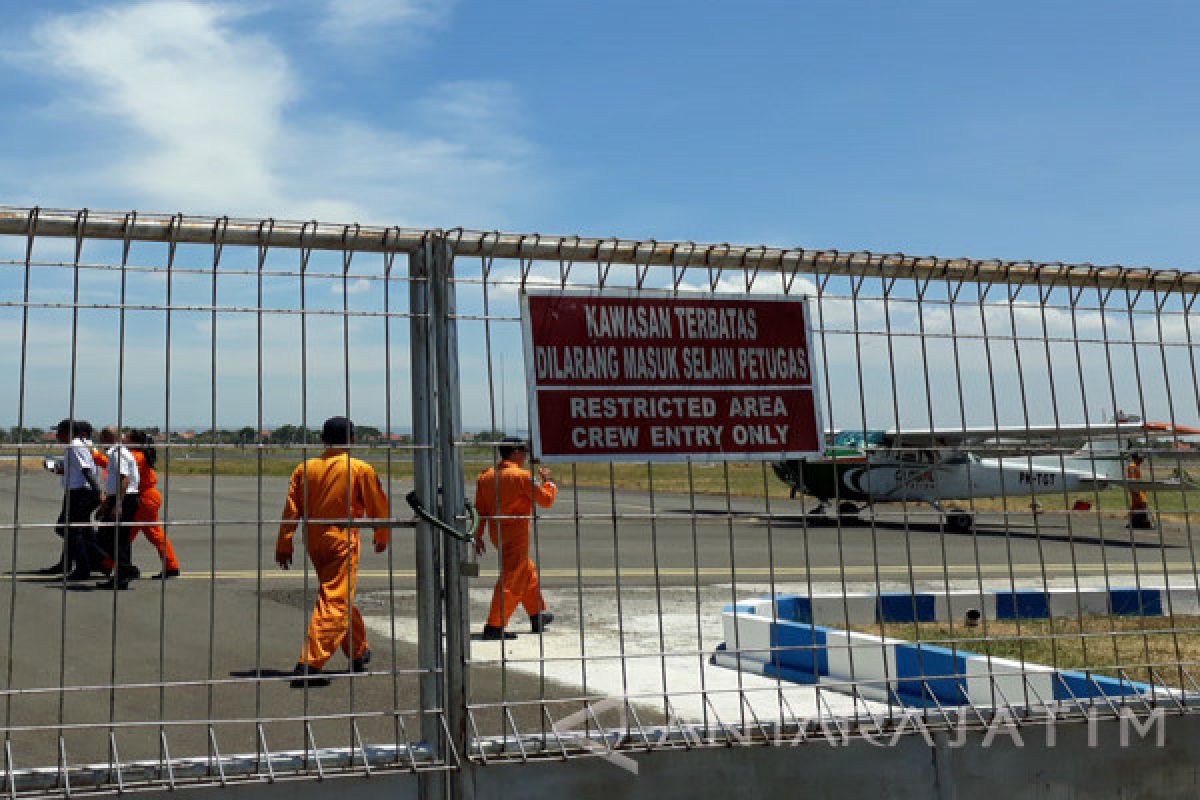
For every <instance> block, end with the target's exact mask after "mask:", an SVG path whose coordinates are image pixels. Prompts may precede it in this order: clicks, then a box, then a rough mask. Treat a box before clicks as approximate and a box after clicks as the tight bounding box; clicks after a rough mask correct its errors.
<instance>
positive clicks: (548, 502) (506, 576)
mask: <svg viewBox="0 0 1200 800" xmlns="http://www.w3.org/2000/svg"><path fill="white" fill-rule="evenodd" d="M499 451H500V459H501V460H500V463H499V464H497V465H496V466H495V467H489V468H488V469H486V470H484V471H483V472H482V473H481V474H480V475H479V479H478V481H476V484H475V508H476V509H477V510H478V511H479V515H480V517H481V518H482V519H483V520H484V521H485V522H486V523H487V529H488V534H489V536H490V538H491V540H492V544H493V545H494V546H495V547H497V548H499V550H500V579H499V580H498V581H496V588H495V590H494V591H493V592H492V608H491V611H490V612H489V613H488V619H487V624H486V625H485V626H484V628H483V638H484V639H488V640H495V639H515V638H516V634H515V633H509V632H507V631H505V630H504V628H505V626H506V625H508V620H509V617H511V616H512V615H513V612H514V611H516V610H517V606H518V605H522V606H524V607H525V611H526V612H527V613H528V614H529V622H530V626H531V629H532V631H533V632H534V633H541V632H542V631H543V630H544V629H545V627H546V625H548V624H550V622H552V621H553V620H554V615H553V614H551V613H550V612H548V611H547V610H546V601H545V599H544V598H543V597H542V591H541V587H540V586H539V585H538V572H537V564H535V563H534V562H533V559H532V558H530V557H529V528H530V523H531V521H532V519H533V506H534V503H536V504H537V505H539V506H541V507H542V508H550V507H551V506H552V505H554V500H555V498H557V497H558V487H557V486H556V485H555V484H554V479H553V478H552V477H551V476H550V473H549V471H548V470H546V469H545V468H544V467H539V468H538V478H539V480H537V481H535V480H533V476H532V475H531V474H530V472H529V470H527V469H525V462H526V461H527V459H528V457H529V453H528V450H527V448H526V446H525V443H524V441H522V440H520V439H513V438H506V439H504V440H503V442H501V444H500V446H499ZM486 549H487V545H486V544H485V543H484V541H483V526H480V529H479V532H478V533H476V534H475V552H476V553H478V554H480V555H482V554H483V553H484V551H485V550H486Z"/></svg>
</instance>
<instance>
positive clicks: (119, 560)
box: [99, 494, 141, 580]
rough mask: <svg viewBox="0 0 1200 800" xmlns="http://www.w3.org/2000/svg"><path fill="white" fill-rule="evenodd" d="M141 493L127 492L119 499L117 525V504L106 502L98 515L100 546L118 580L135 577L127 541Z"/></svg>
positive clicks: (130, 546) (130, 550)
mask: <svg viewBox="0 0 1200 800" xmlns="http://www.w3.org/2000/svg"><path fill="white" fill-rule="evenodd" d="M140 503H141V495H139V494H127V495H125V497H124V498H122V499H121V506H120V512H121V513H120V520H119V523H120V524H119V525H118V518H117V517H118V515H117V506H115V505H114V504H111V503H110V504H108V505H106V506H105V507H104V509H103V510H102V512H101V515H100V517H99V519H100V522H101V527H100V534H99V539H100V548H101V549H102V550H104V552H105V553H106V554H107V555H108V557H109V558H111V559H112V560H113V561H114V562H115V564H116V566H115V568H114V571H113V576H114V577H116V578H117V579H118V580H120V579H122V578H124V579H129V578H133V577H136V572H135V571H134V569H133V558H132V556H133V547H132V545H131V543H130V541H129V539H130V537H129V532H130V531H131V530H133V528H132V527H131V526H132V524H133V517H134V515H136V514H137V511H138V505H139V504H140Z"/></svg>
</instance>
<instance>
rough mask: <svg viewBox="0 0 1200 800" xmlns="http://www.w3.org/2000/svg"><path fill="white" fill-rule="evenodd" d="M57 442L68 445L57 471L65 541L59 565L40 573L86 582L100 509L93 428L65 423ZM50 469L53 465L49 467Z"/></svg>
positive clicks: (58, 429) (81, 423) (57, 530)
mask: <svg viewBox="0 0 1200 800" xmlns="http://www.w3.org/2000/svg"><path fill="white" fill-rule="evenodd" d="M54 435H55V438H56V439H57V440H58V441H59V443H60V444H65V445H66V446H67V447H66V452H65V453H64V454H63V458H62V462H61V463H58V464H54V471H55V472H57V473H58V474H60V475H61V476H62V478H61V481H62V488H63V500H62V510H61V511H60V512H59V514H58V523H57V524H56V525H55V527H54V532H55V533H57V534H58V535H59V536H61V537H62V539H63V552H62V556H61V557H60V558H59V560H58V562H57V563H55V564H51V565H50V566H48V567H46V568H44V569H40V570H38V574H41V575H61V574H63V573H66V575H67V580H71V581H78V580H86V579H87V578H89V577H90V576H91V574H92V568H93V565H92V553H93V549H94V546H95V537H96V528H95V526H94V525H93V524H92V514H93V513H94V512H95V511H96V509H97V508H98V507H99V506H100V494H101V485H100V471H99V468H98V467H97V466H96V462H95V460H94V459H93V457H92V442H91V436H92V426H91V424H90V423H88V422H87V421H86V420H82V419H79V420H73V419H69V418H68V419H64V420H62V421H61V422H59V423H58V426H57V427H56V428H55V430H54ZM48 465H49V464H48Z"/></svg>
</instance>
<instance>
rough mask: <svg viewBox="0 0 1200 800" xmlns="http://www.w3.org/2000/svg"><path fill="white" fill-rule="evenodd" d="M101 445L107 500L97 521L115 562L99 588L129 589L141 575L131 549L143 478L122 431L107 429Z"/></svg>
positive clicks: (112, 428) (109, 554) (101, 504)
mask: <svg viewBox="0 0 1200 800" xmlns="http://www.w3.org/2000/svg"><path fill="white" fill-rule="evenodd" d="M100 442H101V443H102V444H106V445H108V449H107V450H106V451H105V453H104V457H105V459H106V460H107V461H108V469H107V471H106V472H105V478H104V492H105V494H104V498H103V500H102V501H101V503H100V510H99V512H98V514H97V518H98V519H99V520H100V522H101V523H102V524H103V527H102V529H101V533H100V537H99V538H100V546H101V548H102V549H103V550H104V551H105V552H106V553H107V554H108V557H109V558H110V559H112V561H113V568H112V575H111V577H110V578H109V580H107V581H104V582H103V583H100V584H98V585H97V588H100V589H118V590H124V589H128V588H129V582H130V581H131V580H133V579H135V578H137V577H138V575H139V574H140V573H139V572H138V569H137V567H135V566H133V562H132V559H131V555H132V551H131V548H130V546H129V538H130V537H129V531H130V530H131V529H132V524H133V522H134V519H135V518H136V517H137V513H138V507H139V506H140V504H141V495H140V489H141V479H140V474H139V471H138V467H137V461H136V460H135V459H134V457H133V453H131V452H129V449H128V448H127V447H125V445H123V444H121V436H120V432H119V431H118V430H117V429H116V428H115V427H113V426H111V425H110V426H108V427H106V428H104V430H102V431H101V432H100Z"/></svg>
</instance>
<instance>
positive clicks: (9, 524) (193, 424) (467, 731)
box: [0, 208, 1200, 798]
mask: <svg viewBox="0 0 1200 800" xmlns="http://www.w3.org/2000/svg"><path fill="white" fill-rule="evenodd" d="M1198 293H1200V279H1198V278H1197V277H1196V276H1195V275H1194V274H1189V273H1179V272H1153V271H1148V270H1134V269H1126V268H1117V267H1113V268H1095V267H1089V266H1064V265H1052V264H1030V263H1010V262H984V261H968V260H946V259H937V258H913V257H909V256H901V255H878V254H870V253H846V252H837V251H806V250H799V249H779V248H770V247H738V246H731V245H701V244H694V243H662V242H656V241H652V240H650V241H629V240H621V239H585V238H580V237H560V236H544V235H538V234H527V235H522V234H505V233H498V232H480V231H468V230H461V229H451V230H412V229H402V228H394V227H392V228H372V227H365V226H358V225H349V226H347V225H328V224H323V223H317V222H306V223H302V222H282V221H276V220H269V219H268V220H237V219H230V218H225V217H221V218H198V217H184V216H181V215H155V214H138V213H132V212H131V213H117V214H112V213H97V212H88V211H53V210H45V209H11V208H10V209H0V331H3V334H4V336H3V342H4V343H5V345H6V346H5V347H4V348H2V349H0V370H2V371H3V374H6V375H8V376H10V380H9V381H7V382H0V408H2V409H4V417H3V420H2V421H0V433H2V434H3V441H0V497H2V498H3V500H2V501H0V515H3V516H0V529H2V530H3V532H4V533H5V535H6V536H7V537H8V539H7V540H6V542H5V545H6V546H5V547H3V548H2V550H0V559H3V560H2V561H0V564H2V567H3V569H2V571H3V574H4V578H5V580H4V583H3V584H0V596H2V597H3V600H0V608H2V610H3V611H4V612H6V613H3V614H0V617H2V618H3V622H2V623H0V630H2V634H0V635H3V636H4V647H5V653H6V656H5V657H4V659H3V661H4V663H3V681H4V683H3V686H2V687H0V695H2V696H3V715H4V716H3V723H2V724H3V730H4V737H3V738H4V753H3V764H4V771H3V775H4V787H3V791H6V792H7V793H8V795H9V796H10V797H14V798H15V797H17V796H18V795H20V796H49V795H56V796H57V795H61V796H67V795H70V794H72V793H80V792H99V793H103V792H117V791H127V790H128V791H131V790H135V789H137V790H140V789H161V788H176V787H183V786H196V785H209V784H211V785H220V786H224V785H231V784H237V783H253V782H267V781H271V782H273V781H284V780H305V779H320V778H333V777H337V776H349V775H360V776H361V775H370V774H376V773H385V772H408V773H413V774H414V775H415V776H416V778H417V780H418V781H419V786H420V791H421V793H422V794H423V796H426V797H442V796H447V795H448V796H452V797H471V796H472V795H473V793H474V791H475V789H476V788H478V786H479V785H480V784H479V781H481V780H486V779H487V778H485V777H482V776H486V775H489V774H490V775H493V776H494V775H496V774H497V773H496V772H494V771H493V772H488V771H487V770H483V769H480V767H483V766H484V765H486V766H488V767H489V769H491V768H493V767H494V768H495V769H496V770H519V769H522V765H528V764H529V763H531V762H536V761H546V760H557V761H571V762H575V761H583V760H585V759H586V760H589V762H588V763H590V764H591V765H593V766H595V765H596V764H598V763H600V762H598V761H597V759H605V760H607V761H608V762H610V764H609V765H608V766H609V767H610V768H611V769H620V770H628V771H636V770H637V769H638V765H639V763H642V761H640V760H644V759H646V758H658V757H662V758H667V757H670V756H669V754H670V753H672V752H675V751H684V750H695V749H697V748H709V747H711V748H725V747H732V746H764V747H769V746H783V745H787V746H792V745H800V744H803V743H804V742H807V741H810V740H812V741H822V740H826V739H828V738H830V737H833V738H835V739H838V740H839V741H844V740H849V739H851V738H868V737H873V738H875V739H878V738H879V737H880V736H883V737H885V738H886V737H891V736H893V735H895V736H900V735H902V734H904V733H914V732H920V731H926V732H927V731H929V730H931V729H936V730H941V731H950V732H953V731H965V730H976V731H979V730H986V729H988V728H989V726H992V725H995V724H997V723H998V722H1004V721H1005V720H1010V721H1011V720H1013V719H1019V720H1021V721H1022V724H1028V723H1029V721H1030V720H1035V719H1036V720H1038V721H1039V724H1047V725H1049V724H1055V723H1057V722H1059V721H1078V720H1085V719H1089V718H1094V717H1095V716H1097V715H1108V716H1119V715H1121V714H1128V713H1132V714H1135V715H1141V716H1142V717H1145V716H1147V715H1150V714H1152V713H1158V712H1169V713H1177V714H1182V713H1190V712H1191V711H1192V710H1193V708H1194V703H1195V698H1196V691H1197V689H1198V688H1200V687H1197V686H1196V680H1195V674H1194V673H1195V670H1194V664H1195V661H1196V658H1195V653H1196V652H1197V649H1196V638H1195V637H1196V631H1197V630H1200V624H1197V621H1198V620H1200V602H1198V600H1197V596H1198V595H1200V572H1198V571H1197V568H1196V558H1195V540H1194V537H1193V532H1192V531H1193V524H1192V521H1193V512H1192V510H1191V509H1192V506H1193V505H1194V503H1195V501H1196V499H1197V497H1196V494H1195V488H1194V487H1195V483H1194V481H1193V470H1194V466H1193V464H1192V461H1193V458H1194V455H1193V454H1194V452H1196V448H1195V437H1196V436H1197V435H1200V379H1198V377H1197V376H1198V375H1200V372H1198V371H1197V368H1196V353H1195V347H1196V345H1195V342H1194V339H1193V336H1192V331H1191V319H1192V317H1193V313H1194V312H1193V306H1194V304H1195V299H1196V297H1197V295H1198ZM538 298H541V299H538ZM539 304H540V305H539ZM773 304H774V305H773ZM526 308H527V309H528V311H527V312H526V311H525V309H526ZM538 309H541V310H540V311H539V310H538ZM639 309H640V310H639ZM722 309H724V310H722ZM739 309H740V310H741V311H739ZM747 309H752V310H754V314H748V313H743V312H745V311H746V310H747ZM781 309H782V310H783V311H782V313H780V310H781ZM539 314H541V316H538V315H539ZM639 315H640V316H639ZM760 321H761V323H762V324H761V325H760V324H759V322H760ZM572 337H574V338H572ZM531 383H538V384H539V388H538V389H537V390H536V391H531V390H530V384H531ZM543 389H544V391H543ZM334 416H347V417H350V418H352V419H354V420H355V421H356V423H357V425H358V428H357V439H356V442H355V443H354V444H353V445H352V446H351V448H350V449H351V451H352V453H353V454H354V455H355V456H357V457H359V458H361V459H363V460H365V461H367V462H368V463H370V464H371V465H372V466H373V468H374V469H375V471H376V473H377V474H378V476H379V478H380V482H381V485H382V487H383V488H384V490H385V492H386V494H387V496H388V500H389V503H390V511H389V512H388V515H387V516H385V517H374V518H372V520H371V521H370V522H364V523H361V524H362V525H363V526H364V527H363V532H362V535H361V542H360V543H359V546H360V550H361V555H360V561H359V568H358V574H357V586H358V588H357V596H356V598H355V600H356V603H357V605H358V607H359V608H360V609H361V615H362V621H363V625H362V627H361V628H357V627H352V628H351V629H350V631H349V632H348V633H347V636H346V643H345V644H346V647H347V649H348V650H349V651H350V654H351V655H359V656H360V661H361V652H362V647H361V645H362V642H363V638H364V637H365V639H366V641H367V642H369V645H370V651H371V654H372V658H371V660H370V662H369V663H367V664H363V663H360V664H358V667H360V668H361V669H362V671H360V672H353V671H352V668H353V667H352V662H351V660H350V659H349V658H347V657H346V656H345V655H343V654H341V653H334V654H333V655H332V657H331V658H330V660H329V661H328V662H327V664H326V670H327V672H328V673H329V674H325V675H321V676H313V680H309V681H300V682H298V683H296V682H295V677H296V676H294V675H293V665H294V664H295V663H296V661H297V659H298V658H299V657H300V655H301V649H302V647H303V646H304V642H305V637H306V631H307V630H308V626H309V620H310V616H311V614H312V613H313V609H314V606H315V605H316V604H317V603H318V589H319V587H320V585H321V582H322V576H321V575H319V574H318V572H317V571H316V570H315V569H314V567H313V563H312V561H311V560H310V559H308V558H305V557H303V556H304V553H303V550H302V548H301V547H297V548H296V554H295V556H294V558H293V560H292V562H291V568H290V569H287V570H284V569H280V568H278V567H277V566H276V560H277V546H276V539H277V533H278V531H279V527H280V524H281V522H284V521H285V520H284V509H285V500H286V498H287V496H288V494H289V490H290V489H289V476H291V475H292V474H293V470H294V469H295V467H296V466H297V465H298V464H299V463H301V462H303V461H305V460H306V459H309V458H313V457H316V456H319V455H320V454H321V453H322V452H323V450H324V447H323V445H322V444H321V442H320V436H319V435H320V432H321V426H322V422H323V421H324V420H325V419H327V418H329V417H334ZM64 418H65V419H68V420H72V422H71V423H70V424H69V425H68V430H67V431H66V433H67V434H68V438H70V437H72V436H75V437H79V436H83V435H85V434H86V429H85V427H84V422H85V421H86V422H89V423H91V424H92V425H93V426H94V429H95V432H94V434H93V439H94V440H95V441H96V448H97V449H98V450H103V449H106V448H107V445H102V444H100V443H99V440H100V434H101V429H102V428H104V427H107V426H112V427H114V428H115V429H117V430H118V431H122V432H123V431H126V430H127V429H137V430H141V431H146V432H148V433H150V434H151V435H152V436H153V438H154V440H155V442H154V446H155V448H156V450H157V464H156V472H157V476H158V489H159V491H160V493H161V495H162V506H161V509H160V510H159V518H160V519H159V522H160V525H161V527H162V528H163V529H164V530H165V534H166V537H167V538H168V539H169V540H170V542H171V544H172V545H173V548H174V552H175V553H176V554H177V556H178V561H179V571H180V574H179V575H178V577H169V578H166V579H162V580H151V577H150V576H151V575H152V574H155V573H161V572H164V571H169V568H170V566H171V563H172V562H171V561H170V557H169V556H168V555H167V554H166V553H165V551H163V552H162V553H160V551H159V550H158V549H157V547H152V546H151V543H152V542H153V541H158V536H157V533H156V531H155V530H154V527H155V526H154V525H153V523H152V522H150V521H148V520H140V519H136V518H135V519H134V520H125V521H124V524H123V529H125V530H132V531H133V532H134V534H135V539H134V541H133V544H132V548H133V562H134V563H135V564H136V565H138V566H140V568H141V575H142V577H141V578H140V579H138V580H134V581H132V582H131V584H130V588H128V589H122V588H121V586H120V582H110V583H109V584H108V585H104V584H103V580H104V578H103V576H102V575H95V576H93V577H92V578H91V579H90V580H83V579H82V578H81V576H80V575H78V574H76V575H71V574H64V573H63V572H62V571H61V570H59V571H57V572H56V571H54V570H51V569H47V568H48V567H52V566H54V565H55V563H56V562H58V561H59V560H60V559H63V557H64V556H66V560H67V561H76V562H77V561H79V559H80V558H81V557H80V556H79V555H78V553H77V552H76V551H74V550H71V547H76V546H81V547H84V548H85V552H86V553H89V554H91V555H89V556H87V558H88V560H89V564H90V566H91V567H93V568H95V569H97V570H100V569H101V568H103V567H104V564H103V563H101V562H102V558H101V555H102V552H101V551H103V550H104V546H103V545H104V542H105V541H106V540H105V538H104V532H103V530H101V531H98V532H96V533H95V534H94V536H95V538H94V542H93V538H92V537H93V533H92V525H93V524H94V522H93V520H92V519H91V518H90V517H89V518H87V519H86V520H85V521H84V522H82V523H81V524H80V525H79V527H80V528H81V529H82V530H83V534H82V537H80V536H76V535H74V534H72V536H70V537H67V538H61V537H59V536H56V535H55V530H56V527H57V524H56V519H57V518H58V515H59V512H60V508H61V507H62V504H63V499H64V490H63V486H62V485H61V483H60V476H58V475H55V474H53V473H52V471H49V470H52V468H53V467H54V462H53V459H54V458H55V457H57V456H61V455H62V454H63V453H64V448H65V444H64V443H61V442H57V441H56V440H55V431H54V428H55V426H56V424H57V423H58V422H59V420H62V419H64ZM810 434H811V436H810ZM531 436H532V438H534V439H535V440H536V442H535V444H536V447H535V450H536V452H534V453H532V455H545V456H546V458H545V460H544V462H543V463H541V464H539V465H531V466H533V468H534V471H535V472H536V470H537V467H544V468H546V469H547V470H548V471H549V473H548V474H547V476H546V481H545V484H542V483H541V480H540V479H539V484H540V485H541V488H540V489H538V492H539V494H540V496H541V499H542V501H543V502H542V504H541V505H538V504H536V503H533V504H532V505H533V506H534V508H532V510H531V511H529V512H528V513H526V512H524V511H521V512H515V511H514V512H512V513H511V514H509V513H508V512H503V511H502V512H500V513H498V514H497V517H498V522H499V529H500V533H501V535H500V536H499V537H498V539H497V540H496V541H495V542H493V541H492V540H491V539H490V537H489V535H488V532H487V529H486V527H485V529H483V530H482V531H481V534H482V541H483V545H484V548H485V549H484V552H482V553H481V554H477V553H476V552H475V549H474V547H473V546H472V542H471V540H470V537H469V536H468V535H467V531H468V530H469V528H470V523H471V520H472V519H473V515H472V506H473V504H474V503H475V501H476V497H477V494H478V493H482V494H484V495H486V494H487V486H486V483H487V481H486V480H484V481H483V483H482V484H480V485H478V488H477V479H478V478H479V476H480V475H483V474H485V473H486V472H487V470H489V469H494V468H496V467H497V465H498V463H499V462H500V460H501V447H506V446H508V444H510V443H505V442H504V441H503V439H504V438H505V437H519V438H530V437H531ZM805 437H808V438H805ZM814 437H815V438H814ZM781 452H782V453H786V455H782V456H781V455H779V454H780V453H781ZM556 453H557V454H558V455H559V456H561V457H559V458H555V457H554V454H556ZM1134 456H1136V458H1135V457H1134ZM517 458H520V457H519V456H517ZM493 480H494V478H493ZM549 483H553V484H554V485H555V487H556V489H557V496H556V497H554V498H551V497H550V496H549V495H550V494H551V493H550V492H549V490H548V488H546V487H547V485H548V484H549ZM302 488H303V485H302ZM305 491H307V490H305ZM530 491H532V490H530ZM410 493H411V494H410ZM304 496H305V498H306V499H305V501H304V503H302V504H301V505H302V506H303V509H302V511H301V515H300V519H299V523H300V525H301V527H302V528H303V529H304V530H306V531H308V532H309V533H310V534H312V535H313V536H314V537H315V536H316V532H317V531H319V530H321V528H317V527H314V526H320V525H322V524H334V523H336V522H338V520H339V519H342V517H341V516H340V515H337V516H335V517H333V518H321V517H315V516H314V514H313V513H312V509H313V508H315V506H314V505H313V502H314V501H313V499H312V496H311V492H309V493H308V494H305V495H304ZM551 499H552V500H553V502H550V501H551ZM484 502H485V504H486V500H485V501H484ZM410 504H411V507H410ZM346 516H350V512H349V511H347V512H346ZM356 516H360V517H361V516H362V515H361V514H356ZM142 522H145V523H146V525H145V526H143V525H142V524H141V523H142ZM143 527H146V528H149V530H147V531H143V530H142V528H143ZM372 527H375V528H376V529H377V531H378V532H379V536H380V537H381V538H382V537H383V535H384V534H387V535H389V536H390V546H389V547H388V548H387V549H385V550H384V551H383V552H379V553H376V552H373V549H374V548H372V546H371V544H372V540H373V536H372V530H371V528H372ZM526 530H527V531H528V544H527V546H526V545H524V544H522V545H521V546H520V547H514V546H513V542H514V541H516V539H515V538H513V537H517V538H519V537H520V536H522V535H523V534H524V531H526ZM60 532H61V529H60ZM139 533H145V534H146V535H145V536H141V535H136V534H139ZM122 535H123V534H122ZM299 541H300V539H299V538H298V539H297V542H299ZM80 542H82V544H81V545H80V544H79V543H80ZM68 544H69V545H70V546H68ZM506 544H507V545H508V547H506V546H505V545H506ZM89 548H90V549H89ZM97 548H98V549H97ZM338 552H342V551H338ZM318 558H319V560H321V561H322V563H323V564H325V567H324V568H323V569H324V572H323V573H322V574H324V576H325V577H324V580H325V581H326V582H327V583H330V584H331V585H332V583H336V573H337V570H333V573H330V569H331V568H332V567H331V566H330V565H333V566H337V564H338V562H337V559H336V558H330V557H329V556H328V555H324V556H322V555H320V554H318ZM528 559H532V565H531V564H530V562H529V560H528ZM347 563H349V562H347ZM68 566H77V565H76V564H68ZM331 574H333V575H334V577H330V575H331ZM534 579H536V588H535V586H534V584H535V581H534ZM497 583H499V584H500V586H501V587H507V589H508V594H505V593H504V592H499V593H497V592H496V590H495V588H494V587H495V585H496V584H497ZM335 594H336V593H335ZM497 597H500V598H502V600H497V599H494V598H497ZM504 598H506V599H504ZM332 600H333V601H335V604H336V600H337V598H336V597H333V598H332ZM542 611H545V612H548V613H552V614H553V615H554V618H553V620H552V621H546V618H545V617H539V616H537V615H538V614H539V613H540V612H542ZM507 612H512V613H511V615H509V614H508V613H507ZM497 615H499V616H500V620H499V621H500V622H503V623H505V624H506V631H507V632H508V633H512V634H516V636H515V638H497V636H496V633H497V631H495V630H490V629H489V630H486V631H485V625H488V624H489V623H494V622H496V621H497V619H496V617H497ZM530 615H533V616H532V618H531V616H530ZM505 617H507V619H505ZM539 628H540V630H537V629H539Z"/></svg>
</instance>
